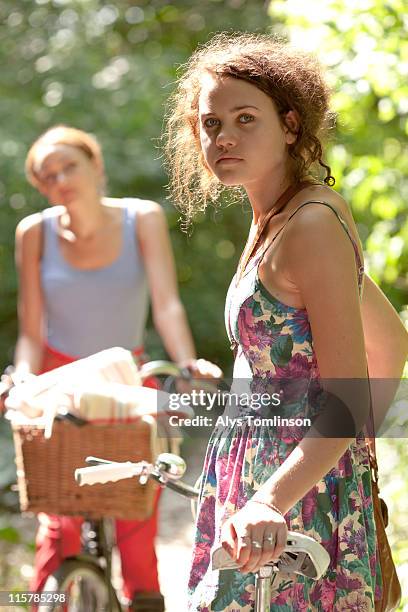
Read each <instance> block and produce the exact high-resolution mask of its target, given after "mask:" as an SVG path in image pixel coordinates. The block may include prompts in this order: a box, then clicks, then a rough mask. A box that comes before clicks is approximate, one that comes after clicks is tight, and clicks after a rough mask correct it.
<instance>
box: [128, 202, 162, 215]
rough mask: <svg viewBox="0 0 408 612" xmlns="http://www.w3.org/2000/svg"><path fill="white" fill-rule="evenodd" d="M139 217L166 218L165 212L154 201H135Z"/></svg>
mask: <svg viewBox="0 0 408 612" xmlns="http://www.w3.org/2000/svg"><path fill="white" fill-rule="evenodd" d="M134 202H135V206H136V209H137V213H138V216H139V217H164V210H163V208H162V207H161V206H160V204H159V203H158V202H154V201H153V200H134Z"/></svg>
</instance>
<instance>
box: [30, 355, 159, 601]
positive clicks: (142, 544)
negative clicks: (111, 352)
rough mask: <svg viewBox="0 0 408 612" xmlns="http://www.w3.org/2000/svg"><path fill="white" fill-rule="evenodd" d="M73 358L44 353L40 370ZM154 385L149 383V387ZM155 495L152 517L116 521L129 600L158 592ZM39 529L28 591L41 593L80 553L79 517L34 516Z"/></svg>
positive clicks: (60, 364) (156, 506)
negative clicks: (69, 561) (37, 521)
mask: <svg viewBox="0 0 408 612" xmlns="http://www.w3.org/2000/svg"><path fill="white" fill-rule="evenodd" d="M72 361H74V359H72V358H70V357H68V356H65V355H63V354H61V353H58V352H57V351H55V350H53V349H49V348H48V347H47V349H46V350H45V355H44V362H43V366H44V367H43V371H44V372H46V371H48V370H52V369H54V368H56V367H59V366H62V365H64V364H66V363H70V362H72ZM153 384H154V383H152V381H150V384H149V386H153ZM159 497H160V489H159V491H158V492H157V496H156V500H155V505H154V512H153V515H152V516H151V517H150V518H149V519H147V520H145V521H134V520H133V521H125V520H116V540H117V546H118V549H119V552H120V557H121V562H122V576H123V583H124V584H123V587H124V588H123V591H124V595H125V596H126V597H128V598H129V599H132V597H133V596H134V594H135V593H138V592H141V591H155V592H158V591H160V587H159V579H158V574H157V558H156V553H155V549H154V540H155V537H156V533H157V518H158V502H159ZM38 519H39V522H40V527H39V529H38V532H37V536H36V553H35V566H34V576H33V578H32V581H31V584H30V590H32V591H37V592H38V591H41V590H42V589H43V587H44V584H45V582H46V580H47V578H48V576H49V575H50V574H52V573H53V572H55V570H56V569H57V568H58V567H59V566H60V565H61V563H62V561H63V560H64V559H65V558H66V557H71V556H73V555H77V554H79V553H80V551H81V542H80V534H81V524H82V522H83V519H82V517H77V516H57V515H53V514H45V513H43V512H41V513H40V514H39V515H38Z"/></svg>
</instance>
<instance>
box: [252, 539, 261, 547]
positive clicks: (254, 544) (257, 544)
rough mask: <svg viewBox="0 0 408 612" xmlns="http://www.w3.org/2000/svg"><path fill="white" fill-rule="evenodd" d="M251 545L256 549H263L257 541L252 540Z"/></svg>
mask: <svg viewBox="0 0 408 612" xmlns="http://www.w3.org/2000/svg"><path fill="white" fill-rule="evenodd" d="M251 544H252V546H253V547H254V548H262V544H261V543H260V542H258V541H257V540H252V542H251Z"/></svg>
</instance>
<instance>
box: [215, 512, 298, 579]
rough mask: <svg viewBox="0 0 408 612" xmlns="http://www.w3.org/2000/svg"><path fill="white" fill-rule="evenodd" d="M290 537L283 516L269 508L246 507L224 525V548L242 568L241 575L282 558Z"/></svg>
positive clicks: (222, 540) (222, 542) (222, 541)
mask: <svg viewBox="0 0 408 612" xmlns="http://www.w3.org/2000/svg"><path fill="white" fill-rule="evenodd" d="M287 535H288V528H287V525H286V522H285V519H284V518H283V516H282V515H280V514H279V513H278V512H275V510H273V509H272V508H269V507H268V506H266V505H263V504H255V503H247V504H246V505H245V506H244V507H243V508H241V510H238V512H236V513H235V514H233V515H232V516H231V517H230V518H229V519H227V520H226V521H225V523H224V525H223V527H222V529H221V545H222V546H223V548H225V550H226V551H227V552H228V554H229V555H230V556H231V557H232V559H234V561H236V562H237V563H238V564H239V565H240V571H241V572H256V571H258V570H259V568H260V567H262V566H263V565H265V564H266V563H268V562H269V561H271V560H275V559H278V558H279V557H280V555H281V554H282V553H283V551H284V548H285V545H286V540H287Z"/></svg>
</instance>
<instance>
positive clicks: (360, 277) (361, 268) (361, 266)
mask: <svg viewBox="0 0 408 612" xmlns="http://www.w3.org/2000/svg"><path fill="white" fill-rule="evenodd" d="M307 204H322V205H323V206H327V207H328V208H330V209H331V210H332V211H333V212H334V214H335V215H336V217H337V218H338V220H339V221H340V223H341V225H342V227H343V229H344V231H345V232H346V234H347V236H348V237H349V239H350V241H351V244H352V245H353V249H354V253H355V257H356V263H357V271H358V286H359V288H360V290H361V286H362V280H363V275H364V264H363V262H362V260H361V257H360V253H359V251H358V247H357V244H356V242H355V240H354V238H353V237H352V235H351V233H350V230H349V228H348V226H347V223H346V222H345V221H344V219H343V218H342V217H341V216H340V215H339V213H338V212H337V210H336V209H335V208H334V207H333V206H331V204H328V202H323V201H322V200H308V201H307V202H303V204H301V205H300V206H299V207H298V208H297V209H296V210H295V211H294V212H293V213H292V214H291V215H290V216H289V218H288V219H287V221H286V223H285V224H284V225H283V226H282V227H281V228H280V230H279V231H278V232H276V234H275V235H274V236H273V238H272V240H271V242H270V243H269V244H268V246H267V247H266V248H265V249H264V250H263V251H262V253H261V255H260V257H259V260H258V266H259V264H260V263H261V261H262V259H263V258H264V256H265V253H266V252H267V251H268V250H269V249H270V247H271V246H272V245H273V243H274V242H275V240H276V238H277V237H278V236H279V235H280V234H281V233H282V231H283V230H284V229H285V227H286V226H287V224H288V223H289V221H290V220H291V219H292V217H294V216H295V215H296V213H297V212H298V211H299V210H300V209H301V208H303V207H304V206H307Z"/></svg>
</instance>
